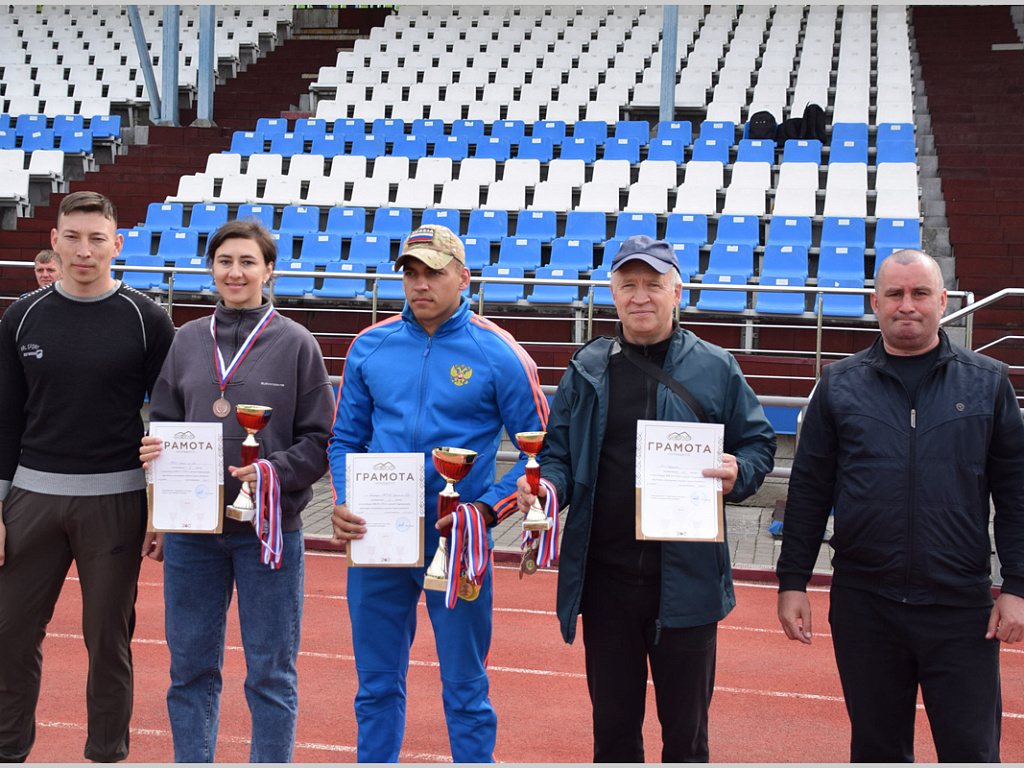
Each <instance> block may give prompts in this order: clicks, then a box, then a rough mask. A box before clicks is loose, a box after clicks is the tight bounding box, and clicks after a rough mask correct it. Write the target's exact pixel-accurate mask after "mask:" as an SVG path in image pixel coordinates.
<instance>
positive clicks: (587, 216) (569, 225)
mask: <svg viewBox="0 0 1024 768" xmlns="http://www.w3.org/2000/svg"><path fill="white" fill-rule="evenodd" d="M565 236H566V237H569V238H573V239H575V240H589V241H590V242H592V243H603V242H604V240H605V238H606V237H608V217H607V216H606V215H605V213H604V211H569V212H568V213H567V214H566V215H565Z"/></svg>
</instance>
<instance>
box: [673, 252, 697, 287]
mask: <svg viewBox="0 0 1024 768" xmlns="http://www.w3.org/2000/svg"><path fill="white" fill-rule="evenodd" d="M672 249H673V250H674V251H675V252H676V259H677V260H678V261H679V274H680V275H681V276H682V277H683V281H684V282H685V281H686V280H689V279H690V278H691V277H693V276H694V275H696V274H697V273H698V272H700V246H699V245H694V244H693V243H672Z"/></svg>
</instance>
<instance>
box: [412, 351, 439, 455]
mask: <svg viewBox="0 0 1024 768" xmlns="http://www.w3.org/2000/svg"><path fill="white" fill-rule="evenodd" d="M433 341H434V337H433V336H427V346H426V347H424V348H423V366H422V368H421V369H420V402H419V407H418V408H417V409H416V426H415V428H414V429H413V432H412V439H413V446H414V447H415V448H417V449H418V448H419V445H420V418H421V417H422V416H423V403H424V402H426V397H427V357H428V356H429V355H430V345H431V344H432V343H433Z"/></svg>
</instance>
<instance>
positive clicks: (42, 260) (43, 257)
mask: <svg viewBox="0 0 1024 768" xmlns="http://www.w3.org/2000/svg"><path fill="white" fill-rule="evenodd" d="M33 261H34V262H35V263H36V264H49V263H50V262H51V261H56V262H57V266H58V267H59V268H63V266H64V265H63V264H61V261H60V254H59V253H57V252H56V251H51V250H50V249H49V248H46V249H44V250H42V251H40V252H39V253H37V254H36V257H35V259H33Z"/></svg>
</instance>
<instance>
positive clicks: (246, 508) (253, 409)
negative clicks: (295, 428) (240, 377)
mask: <svg viewBox="0 0 1024 768" xmlns="http://www.w3.org/2000/svg"><path fill="white" fill-rule="evenodd" d="M273 410H274V409H273V408H271V407H270V406H268V405H236V406H235V416H236V417H237V418H238V423H239V424H241V425H242V429H244V430H245V431H246V432H248V434H247V435H246V436H245V440H243V441H242V466H243V467H247V466H249V465H250V464H252V463H254V462H255V461H256V459H258V458H259V457H260V444H259V443H258V442H256V433H257V432H259V431H260V430H261V429H263V428H264V427H265V426H267V422H268V421H270V413H271V411H273ZM224 514H225V515H226V516H227V517H230V518H231V519H232V520H241V521H243V522H248V521H250V520H252V519H253V517H254V516H255V514H256V501H255V499H254V498H253V488H252V483H242V488H241V490H240V491H239V492H238V497H237V498H236V499H235V501H234V503H233V504H231V505H230V506H229V507H227V508H226V509H225V510H224Z"/></svg>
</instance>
